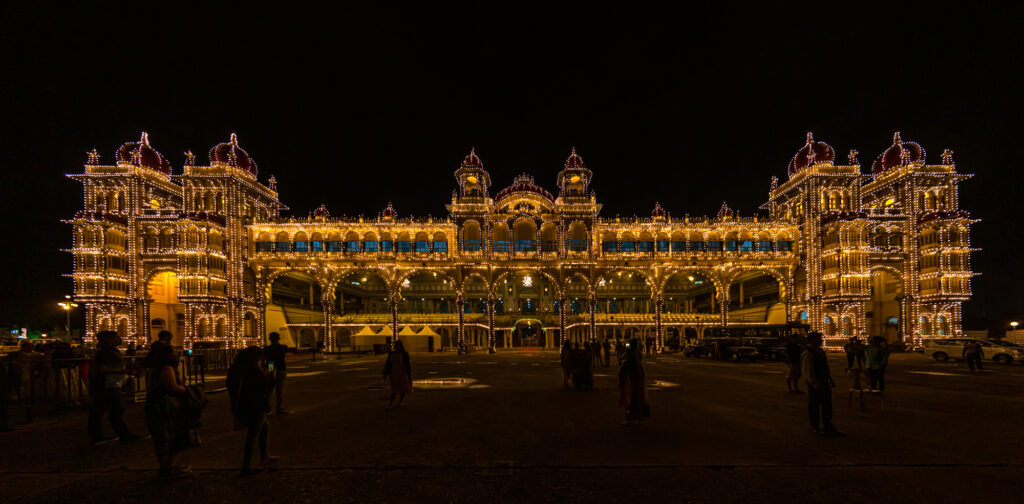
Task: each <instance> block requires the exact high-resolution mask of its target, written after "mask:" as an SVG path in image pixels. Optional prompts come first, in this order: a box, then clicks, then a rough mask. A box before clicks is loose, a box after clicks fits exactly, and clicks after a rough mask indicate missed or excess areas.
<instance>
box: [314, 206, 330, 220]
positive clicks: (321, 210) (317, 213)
mask: <svg viewBox="0 0 1024 504" xmlns="http://www.w3.org/2000/svg"><path fill="white" fill-rule="evenodd" d="M330 216H331V212H328V211H327V205H320V206H319V207H317V209H316V210H313V217H316V218H318V219H327V218H330Z"/></svg>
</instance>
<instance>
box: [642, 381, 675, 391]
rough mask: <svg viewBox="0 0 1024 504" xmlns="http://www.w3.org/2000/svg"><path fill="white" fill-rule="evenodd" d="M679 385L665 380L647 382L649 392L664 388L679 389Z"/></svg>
mask: <svg viewBox="0 0 1024 504" xmlns="http://www.w3.org/2000/svg"><path fill="white" fill-rule="evenodd" d="M678 386H679V384H678V383H672V382H667V381H664V380H647V389H648V390H659V389H664V388H673V387H678Z"/></svg>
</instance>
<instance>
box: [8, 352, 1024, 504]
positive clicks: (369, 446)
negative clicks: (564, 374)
mask: <svg viewBox="0 0 1024 504" xmlns="http://www.w3.org/2000/svg"><path fill="white" fill-rule="evenodd" d="M557 360H558V356H557V355H556V354H498V355H496V356H488V355H485V354H475V355H470V356H468V357H459V356H456V355H453V354H447V355H439V354H414V355H413V366H414V368H413V374H414V378H416V379H432V378H465V379H467V380H466V381H465V382H463V383H462V384H461V386H460V387H459V388H451V389H445V388H439V389H431V390H427V389H417V390H416V392H415V393H414V394H412V396H410V397H409V399H408V401H407V404H406V405H405V406H402V407H401V408H398V409H396V410H394V411H390V412H389V411H385V410H384V407H385V405H386V404H387V391H386V389H384V388H383V387H384V385H385V383H384V382H383V381H382V380H381V378H380V374H379V373H380V368H381V366H382V360H381V359H380V358H373V357H362V358H357V357H347V358H345V359H343V360H341V361H329V362H315V363H302V364H300V365H296V366H295V367H294V369H290V372H291V376H290V378H289V380H290V383H289V385H288V389H287V390H288V401H287V402H288V403H289V405H290V406H291V407H292V408H293V409H294V410H295V412H294V414H292V415H289V416H282V417H272V419H271V423H272V429H273V430H272V432H271V451H272V452H273V453H274V454H276V455H281V456H282V460H281V461H280V463H279V464H278V469H277V470H276V471H275V472H272V473H266V474H261V475H256V476H252V477H248V478H239V477H238V474H237V468H238V467H239V465H240V462H241V444H242V433H240V432H233V431H232V430H231V419H230V416H229V415H228V413H227V409H228V407H227V396H226V395H225V394H216V395H212V396H211V402H210V405H209V406H208V408H207V413H206V416H205V426H204V428H203V431H202V435H203V438H204V444H203V446H202V447H200V448H197V449H194V450H190V451H188V452H186V453H185V454H184V455H183V457H182V462H183V463H186V464H189V465H191V466H192V467H193V470H194V474H193V475H192V476H189V477H185V478H182V479H179V480H175V481H160V480H157V479H156V478H155V460H154V458H153V456H152V446H151V444H150V442H149V441H141V442H138V443H135V444H131V445H121V444H118V443H113V444H107V445H103V446H99V447H90V446H88V444H87V442H86V436H85V432H84V425H85V417H84V413H80V414H69V415H65V416H61V417H53V418H49V419H40V420H39V421H37V422H36V423H35V424H32V425H27V426H17V427H18V429H17V431H15V432H11V433H3V434H0V501H3V502H11V501H16V502H97V501H106V502H238V501H243V500H244V501H246V502H288V503H298V502H321V501H323V502H335V501H342V502H367V501H379V502H482V501H490V502H519V501H540V502H613V501H614V502H623V501H628V500H639V499H643V500H651V501H655V502H662V501H678V502H705V501H715V502H780V501H785V502H823V501H830V502H871V503H878V502H921V501H931V502H1018V501H1021V500H1022V499H1024V430H1022V429H1020V428H1019V422H1020V419H1021V418H1024V398H1022V395H1021V389H1022V386H1024V366H1019V365H1014V366H1011V367H1003V366H994V365H993V366H989V367H987V368H986V373H984V374H981V375H970V374H968V373H967V371H966V370H965V369H964V368H963V366H956V365H953V364H936V363H932V362H930V361H928V360H926V359H925V358H924V357H922V356H920V355H916V354H910V355H897V356H894V357H893V361H892V362H891V364H890V372H889V376H888V382H889V383H888V385H889V391H888V392H887V398H886V401H887V404H886V411H885V412H884V413H883V412H881V411H880V410H879V405H878V404H877V401H869V402H868V407H867V410H866V411H865V412H863V413H862V412H860V411H858V410H857V409H856V401H855V405H854V408H852V409H850V408H848V407H847V404H846V395H847V394H846V380H845V377H840V376H837V377H836V378H837V380H836V381H837V382H838V386H837V387H836V389H835V390H834V394H835V402H836V405H835V409H836V424H837V426H838V427H839V428H840V429H842V430H844V431H846V432H847V433H848V434H849V435H848V436H847V437H845V438H821V437H818V436H816V435H813V434H812V433H810V432H809V430H808V428H807V421H806V419H805V417H806V409H805V400H806V397H805V396H804V395H796V394H789V393H787V392H786V390H785V384H784V381H783V365H781V364H774V363H757V364H745V363H738V364H732V363H717V362H711V361H707V360H702V359H698V360H693V359H685V358H683V357H681V356H678V357H677V356H667V357H662V358H660V359H656V360H655V359H647V360H646V361H645V364H646V367H647V373H648V377H649V378H650V379H651V380H661V381H663V383H655V384H652V385H654V386H653V387H652V390H651V402H652V412H653V417H652V418H651V419H650V421H649V422H647V424H645V425H643V426H641V427H639V428H632V429H631V428H625V427H622V426H620V425H619V424H618V421H619V420H620V419H621V418H620V417H621V412H620V411H619V410H618V409H617V408H616V405H615V399H616V391H615V389H614V374H615V373H614V367H612V368H598V369H597V370H596V373H597V374H598V376H597V377H596V387H597V388H596V389H594V390H590V391H577V390H565V389H563V388H562V386H561V378H560V371H559V368H558V364H557ZM613 360H614V359H613ZM613 364H614V362H613ZM839 367H840V362H839V360H838V359H833V369H834V371H833V374H835V375H839V374H840V373H839V372H837V371H835V370H836V369H837V368H839ZM473 380H475V381H473ZM442 381H443V380H442ZM128 423H129V425H130V426H131V427H132V428H133V429H135V430H136V432H139V433H142V432H144V426H143V423H142V419H141V414H140V411H139V407H138V406H135V407H132V408H131V409H130V413H129V415H128Z"/></svg>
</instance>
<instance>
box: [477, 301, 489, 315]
mask: <svg viewBox="0 0 1024 504" xmlns="http://www.w3.org/2000/svg"><path fill="white" fill-rule="evenodd" d="M476 312H477V313H487V301H484V300H483V299H481V300H480V302H479V303H477V304H476Z"/></svg>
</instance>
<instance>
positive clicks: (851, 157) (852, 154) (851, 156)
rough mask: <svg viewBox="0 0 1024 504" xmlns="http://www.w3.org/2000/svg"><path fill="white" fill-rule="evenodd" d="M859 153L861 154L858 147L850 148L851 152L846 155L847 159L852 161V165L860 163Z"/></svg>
mask: <svg viewBox="0 0 1024 504" xmlns="http://www.w3.org/2000/svg"><path fill="white" fill-rule="evenodd" d="M857 154H860V152H857V149H850V153H849V154H847V155H846V159H848V160H849V161H850V164H851V165H855V164H860V161H857Z"/></svg>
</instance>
